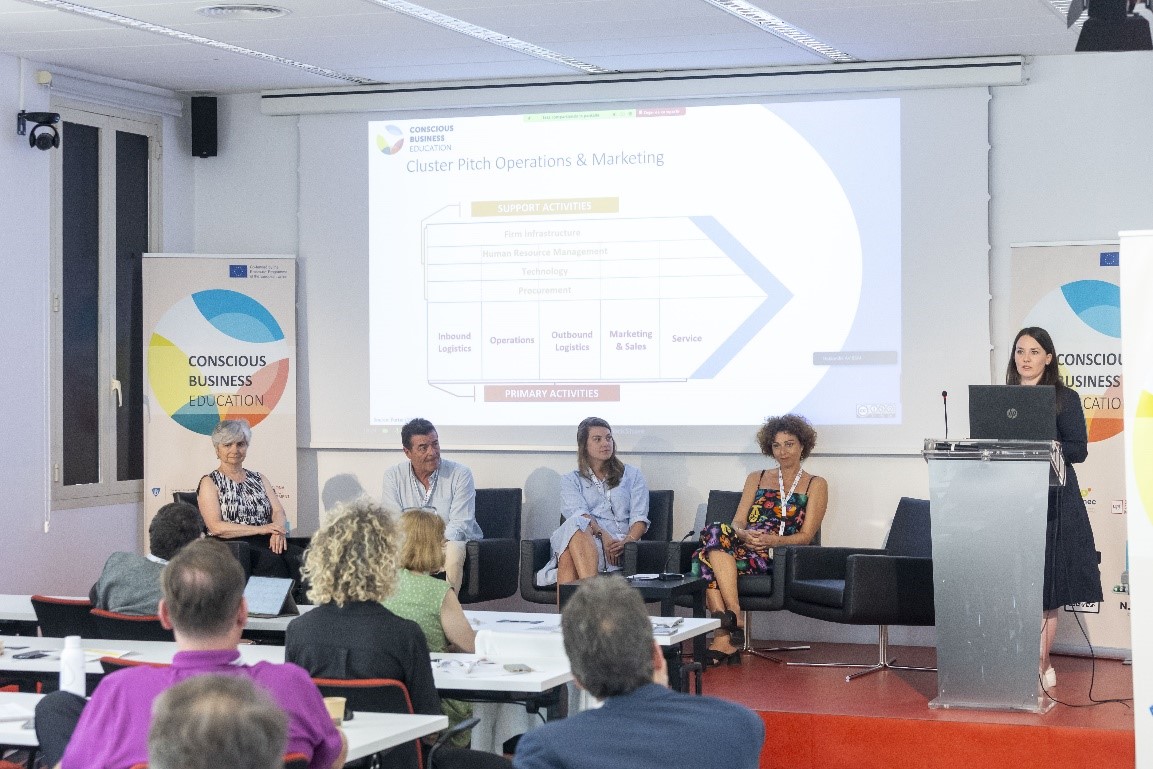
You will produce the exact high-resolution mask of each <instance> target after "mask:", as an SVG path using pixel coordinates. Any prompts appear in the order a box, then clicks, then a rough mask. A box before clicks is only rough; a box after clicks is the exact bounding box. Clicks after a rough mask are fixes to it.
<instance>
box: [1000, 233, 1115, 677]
mask: <svg viewBox="0 0 1153 769" xmlns="http://www.w3.org/2000/svg"><path fill="white" fill-rule="evenodd" d="M1117 249H1118V246H1117V244H1116V243H1115V242H1114V243H1043V244H1027V245H1016V246H1014V247H1013V249H1012V302H1011V312H1010V313H1009V317H1010V318H1012V319H1013V324H1014V325H1013V330H1012V332H1011V333H1015V332H1016V331H1017V329H1019V328H1024V327H1026V326H1040V327H1042V328H1044V329H1045V330H1046V331H1048V332H1049V334H1050V335H1051V336H1052V337H1053V344H1054V346H1055V347H1056V348H1057V363H1058V366H1059V367H1060V372H1061V377H1062V379H1063V380H1064V382H1065V384H1066V385H1068V386H1069V387H1072V388H1073V389H1074V390H1076V391H1077V394H1078V395H1079V396H1080V398H1081V406H1082V408H1084V410H1085V422H1086V425H1087V427H1088V429H1089V457H1088V458H1087V459H1086V460H1085V462H1084V463H1083V464H1079V465H1077V480H1078V481H1079V482H1080V484H1081V496H1082V497H1083V498H1084V499H1085V509H1086V510H1087V511H1088V513H1089V522H1090V524H1092V526H1093V539H1094V541H1095V542H1096V545H1097V551H1098V552H1099V553H1100V554H1101V586H1102V589H1103V590H1104V594H1105V600H1104V601H1102V602H1101V603H1099V604H1096V603H1091V604H1078V605H1076V606H1065V607H1064V609H1063V610H1062V611H1060V612H1059V613H1058V624H1057V638H1056V640H1055V642H1054V650H1055V651H1057V652H1062V651H1067V652H1070V651H1071V652H1074V653H1077V654H1088V653H1089V651H1090V649H1089V644H1090V643H1091V644H1092V646H1093V648H1094V650H1095V651H1096V652H1098V653H1105V654H1108V655H1110V656H1128V653H1129V649H1130V648H1132V647H1131V642H1130V633H1129V629H1130V617H1129V604H1130V601H1129V573H1128V568H1129V565H1128V562H1127V559H1126V540H1127V534H1126V515H1125V473H1124V447H1125V443H1124V440H1125V438H1124V434H1123V433H1124V421H1123V411H1122V401H1123V397H1122V393H1121V360H1122V355H1121V310H1120V303H1121V300H1120V288H1119V286H1118V282H1119V269H1120V268H1119V267H1118V266H1117V265H1118V261H1119V259H1118V250H1117ZM1012 343H1013V339H1012V338H1011V337H1010V338H1007V339H1004V340H1000V344H1001V346H1000V347H999V348H998V351H999V353H1000V354H1002V356H1003V357H1002V358H1001V359H1000V360H998V361H994V363H995V369H996V371H995V373H996V375H997V376H998V377H1000V378H998V380H997V381H998V382H1003V381H1004V379H1003V376H1004V375H1003V374H1001V372H1002V371H1003V370H1004V369H1003V367H1004V366H1006V365H1007V364H1008V360H1009V357H1008V351H1009V347H1010V346H1011V345H1012ZM1078 620H1079V621H1078ZM1086 635H1087V636H1088V640H1086Z"/></svg>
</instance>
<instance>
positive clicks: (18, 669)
mask: <svg viewBox="0 0 1153 769" xmlns="http://www.w3.org/2000/svg"><path fill="white" fill-rule="evenodd" d="M0 638H2V639H3V641H4V653H3V655H0V671H6V672H10V673H27V674H40V675H44V674H48V675H51V674H53V673H56V672H58V671H59V670H60V650H61V649H63V648H64V639H62V638H39V637H36V636H0ZM83 646H84V649H85V650H87V651H89V652H97V651H115V652H122V651H126V652H129V654H128V655H127V656H125V659H127V660H132V661H134V662H161V663H165V664H167V663H170V662H172V656H173V655H174V654H176V644H175V643H173V642H172V641H110V640H102V639H98V638H96V639H84V641H83ZM22 647H24V648H22ZM239 649H240V659H241V660H242V661H243V662H244V663H246V664H250V665H251V664H253V663H256V662H262V661H263V662H275V663H281V662H284V647H283V646H263V645H259V644H241V645H240V647H239ZM31 650H41V651H46V652H48V656H47V657H42V658H40V659H32V660H18V659H14V656H13V655H15V654H18V653H22V652H25V651H31ZM432 658H433V660H434V661H437V660H455V661H458V662H460V663H462V666H460V667H459V668H457V667H456V666H453V667H442V666H440V665H437V664H434V665H433V670H432V673H433V682H434V684H435V685H436V688H438V689H468V690H472V691H494V692H532V693H540V692H546V691H548V690H549V689H552V688H553V687H556V686H560V685H561V684H564V683H568V682H569V681H571V680H572V671H571V669H570V668H569V664H568V660H567V659H560V660H557V659H539V660H538V659H526V660H518V661H522V662H524V663H525V664H528V665H529V666H530V667H531V668H533V670H532V672H529V673H509V672H508V671H506V670H505V669H504V667H503V665H501V664H493V663H488V664H473V666H472V667H471V669H468V670H467V672H466V668H467V667H468V664H469V663H477V662H478V661H479V657H478V656H477V655H475V654H434V655H432ZM84 672H85V673H87V674H90V675H100V674H102V673H103V668H102V667H101V666H100V661H99V658H98V657H93V658H92V659H91V660H90V661H89V662H88V663H87V664H86V665H85V669H84Z"/></svg>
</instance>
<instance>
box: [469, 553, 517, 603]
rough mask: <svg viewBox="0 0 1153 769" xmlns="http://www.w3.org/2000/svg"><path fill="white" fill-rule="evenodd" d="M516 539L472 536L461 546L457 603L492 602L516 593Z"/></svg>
mask: <svg viewBox="0 0 1153 769" xmlns="http://www.w3.org/2000/svg"><path fill="white" fill-rule="evenodd" d="M517 549H518V543H517V541H516V540H515V539H474V540H470V541H469V542H466V543H465V545H464V551H465V559H464V579H463V583H464V584H463V585H461V591H460V602H461V603H477V602H478V601H494V600H496V599H498V598H508V597H509V596H512V595H515V594H516V591H517V587H518V586H519V582H518V579H517V578H518V575H519V573H520V572H519V569H518V568H517V567H518V566H519V564H520V562H519V560H518V558H517Z"/></svg>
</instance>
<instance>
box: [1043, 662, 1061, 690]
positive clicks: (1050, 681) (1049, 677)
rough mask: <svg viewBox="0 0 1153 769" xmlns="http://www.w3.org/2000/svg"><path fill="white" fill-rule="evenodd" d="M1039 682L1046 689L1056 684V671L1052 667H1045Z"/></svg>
mask: <svg viewBox="0 0 1153 769" xmlns="http://www.w3.org/2000/svg"><path fill="white" fill-rule="evenodd" d="M1041 683H1043V684H1044V685H1045V688H1046V689H1052V688H1053V687H1054V686H1056V685H1057V671H1056V670H1054V669H1053V668H1051V667H1050V668H1046V669H1045V672H1044V673H1043V674H1041Z"/></svg>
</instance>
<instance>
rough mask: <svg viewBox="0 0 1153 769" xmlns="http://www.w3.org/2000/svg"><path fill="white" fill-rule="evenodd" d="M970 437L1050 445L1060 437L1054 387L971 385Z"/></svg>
mask: <svg viewBox="0 0 1153 769" xmlns="http://www.w3.org/2000/svg"><path fill="white" fill-rule="evenodd" d="M969 437H970V438H992V439H994V440H1017V441H1051V440H1053V439H1055V438H1056V437H1057V390H1056V388H1055V387H1053V386H1052V385H969Z"/></svg>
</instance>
